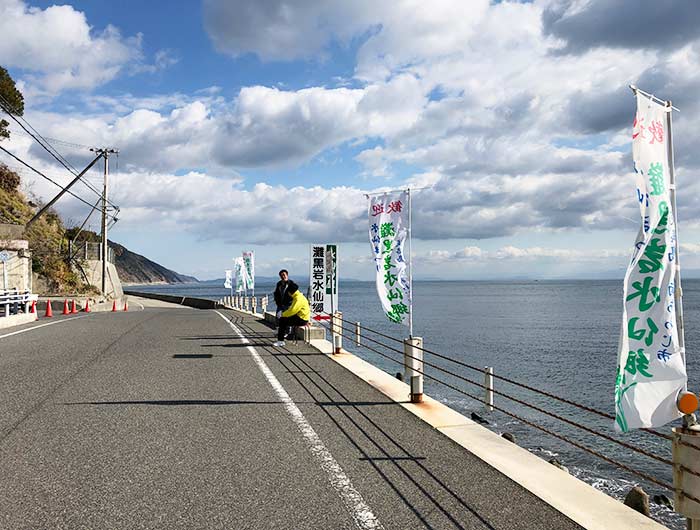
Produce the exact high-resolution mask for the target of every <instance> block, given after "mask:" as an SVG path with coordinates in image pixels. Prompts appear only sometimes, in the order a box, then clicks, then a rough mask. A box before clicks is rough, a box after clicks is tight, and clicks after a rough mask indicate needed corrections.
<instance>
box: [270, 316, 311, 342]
mask: <svg viewBox="0 0 700 530" xmlns="http://www.w3.org/2000/svg"><path fill="white" fill-rule="evenodd" d="M308 323H309V321H308V320H304V319H303V318H299V315H292V316H291V317H282V318H280V321H279V327H278V328H277V340H284V336H285V335H286V334H287V330H288V329H289V328H291V327H292V326H306V324H308Z"/></svg>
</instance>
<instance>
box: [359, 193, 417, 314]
mask: <svg viewBox="0 0 700 530" xmlns="http://www.w3.org/2000/svg"><path fill="white" fill-rule="evenodd" d="M368 215H369V240H370V244H371V246H372V254H373V255H374V264H375V267H376V269H377V278H376V284H377V294H378V295H379V300H380V301H381V303H382V308H383V309H384V313H385V314H386V316H387V318H388V319H389V320H391V321H392V322H396V323H398V324H405V325H408V324H409V311H410V308H411V287H410V282H409V279H408V263H407V261H406V259H405V242H406V238H407V236H408V220H409V217H408V216H409V212H408V191H402V192H394V193H385V194H383V195H374V196H371V197H370V201H369V211H368Z"/></svg>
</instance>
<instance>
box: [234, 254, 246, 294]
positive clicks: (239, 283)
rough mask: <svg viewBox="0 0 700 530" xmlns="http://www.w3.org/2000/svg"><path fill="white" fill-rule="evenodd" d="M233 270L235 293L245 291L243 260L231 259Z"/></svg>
mask: <svg viewBox="0 0 700 530" xmlns="http://www.w3.org/2000/svg"><path fill="white" fill-rule="evenodd" d="M233 270H234V272H235V276H236V292H237V293H242V292H243V291H245V273H244V272H243V270H244V268H243V258H240V257H239V258H234V259H233Z"/></svg>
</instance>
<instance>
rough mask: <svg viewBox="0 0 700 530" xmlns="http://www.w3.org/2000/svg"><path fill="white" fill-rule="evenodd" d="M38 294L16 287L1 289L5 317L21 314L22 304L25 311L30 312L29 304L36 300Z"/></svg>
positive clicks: (1, 302) (1, 301)
mask: <svg viewBox="0 0 700 530" xmlns="http://www.w3.org/2000/svg"><path fill="white" fill-rule="evenodd" d="M37 299H38V296H37V295H35V294H32V293H31V292H30V291H19V290H17V289H16V288H15V289H12V290H8V291H4V290H2V291H0V307H1V308H2V310H3V317H9V316H10V315H17V314H19V307H20V305H21V306H23V308H22V309H23V311H24V312H25V313H28V312H29V304H31V303H32V302H36V301H37Z"/></svg>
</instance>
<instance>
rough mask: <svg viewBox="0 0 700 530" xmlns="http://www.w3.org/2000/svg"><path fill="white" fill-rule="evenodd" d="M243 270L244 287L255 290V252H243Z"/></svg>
mask: <svg viewBox="0 0 700 530" xmlns="http://www.w3.org/2000/svg"><path fill="white" fill-rule="evenodd" d="M243 272H244V275H245V285H246V289H252V290H255V253H254V252H253V251H252V250H247V251H244V252H243Z"/></svg>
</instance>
